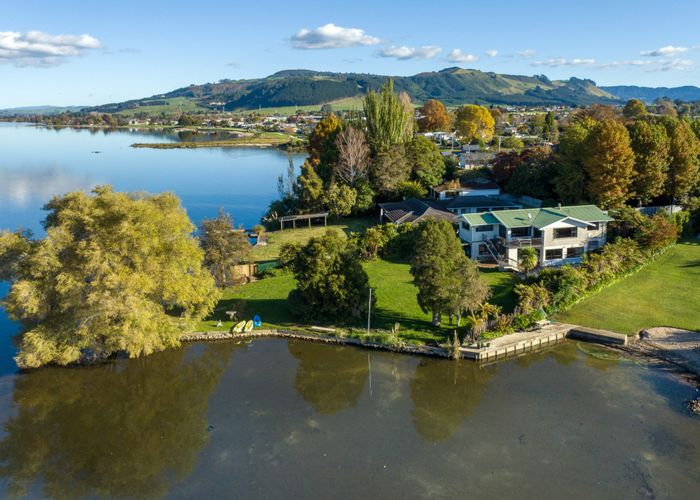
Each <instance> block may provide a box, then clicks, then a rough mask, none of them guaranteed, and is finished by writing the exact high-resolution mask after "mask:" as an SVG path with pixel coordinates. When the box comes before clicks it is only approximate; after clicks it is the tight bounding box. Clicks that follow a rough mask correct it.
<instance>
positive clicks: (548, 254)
mask: <svg viewBox="0 0 700 500" xmlns="http://www.w3.org/2000/svg"><path fill="white" fill-rule="evenodd" d="M544 258H545V259H546V260H556V259H563V258H564V250H563V249H561V248H553V249H552V250H546V251H545V252H544Z"/></svg>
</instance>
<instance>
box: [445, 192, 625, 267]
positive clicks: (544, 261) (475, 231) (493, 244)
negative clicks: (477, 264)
mask: <svg viewBox="0 0 700 500" xmlns="http://www.w3.org/2000/svg"><path fill="white" fill-rule="evenodd" d="M612 220H613V219H612V218H611V217H610V216H608V215H607V214H606V213H605V212H604V211H602V210H601V209H600V208H598V207H596V206H595V205H580V206H570V207H562V206H559V207H556V208H523V209H519V210H502V211H493V212H481V213H474V214H464V215H461V216H460V217H459V219H458V221H459V237H460V238H461V239H462V241H463V242H464V244H465V246H466V247H467V253H468V255H469V256H470V257H471V258H472V259H474V260H496V261H497V262H498V263H499V264H501V265H502V266H505V267H517V265H518V262H520V260H521V259H520V250H521V249H523V248H527V247H532V248H534V249H535V250H536V251H537V253H538V256H539V263H540V265H542V266H552V265H561V264H575V263H579V262H581V257H582V256H583V254H584V253H586V252H589V251H591V250H595V249H597V248H600V247H601V246H603V245H604V244H605V238H606V228H607V223H608V222H610V221H612Z"/></svg>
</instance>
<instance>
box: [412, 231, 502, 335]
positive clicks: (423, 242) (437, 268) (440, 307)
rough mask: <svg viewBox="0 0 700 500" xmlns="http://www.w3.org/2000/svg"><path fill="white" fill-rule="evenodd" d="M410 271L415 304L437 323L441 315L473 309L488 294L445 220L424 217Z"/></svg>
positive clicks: (458, 313)
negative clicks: (416, 302) (414, 288)
mask: <svg viewBox="0 0 700 500" xmlns="http://www.w3.org/2000/svg"><path fill="white" fill-rule="evenodd" d="M411 274H412V275H413V279H414V282H415V284H416V286H417V287H418V304H419V305H420V307H421V309H422V310H423V311H424V312H426V313H428V312H429V313H431V314H432V316H433V323H434V324H436V325H438V324H440V321H441V315H442V314H445V313H446V314H450V315H456V316H457V318H458V324H459V319H460V318H461V315H462V314H463V313H464V312H468V311H473V310H476V309H477V308H478V307H479V306H480V305H481V304H483V303H484V301H485V300H486V299H487V298H488V297H489V293H490V292H489V287H488V286H487V285H486V283H485V282H484V280H483V278H482V277H481V275H480V274H479V270H478V268H477V267H476V264H475V263H474V262H473V261H472V260H470V259H469V258H467V256H466V255H465V254H464V250H463V249H462V245H461V243H460V241H459V239H458V238H457V236H456V234H455V230H454V228H453V227H452V224H450V223H449V222H447V221H444V220H440V221H438V220H427V221H426V222H424V223H422V225H421V227H420V228H419V230H418V236H417V240H416V246H415V255H414V257H413V261H412V263H411Z"/></svg>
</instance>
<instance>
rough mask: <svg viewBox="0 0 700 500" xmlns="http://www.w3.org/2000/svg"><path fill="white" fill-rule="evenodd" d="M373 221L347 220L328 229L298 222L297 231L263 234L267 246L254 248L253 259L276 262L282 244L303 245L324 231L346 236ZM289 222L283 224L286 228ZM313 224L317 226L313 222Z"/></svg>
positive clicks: (276, 231) (332, 224)
mask: <svg viewBox="0 0 700 500" xmlns="http://www.w3.org/2000/svg"><path fill="white" fill-rule="evenodd" d="M374 223H375V221H373V220H372V219H370V218H365V217H362V218H359V217H358V218H348V219H342V220H341V221H339V222H337V223H329V224H328V227H324V226H323V225H320V226H318V225H314V226H311V227H303V226H304V225H306V224H308V222H306V221H298V222H297V227H298V228H297V229H285V230H284V231H280V230H279V229H278V230H274V231H269V232H267V233H265V235H266V237H267V245H265V246H256V247H254V248H253V258H254V259H255V261H257V262H268V261H271V260H276V259H277V257H278V256H279V250H280V246H282V245H283V244H284V243H300V244H304V243H306V242H307V241H309V239H310V238H312V237H314V236H321V235H322V234H323V233H324V232H326V229H335V230H336V231H338V232H339V233H340V234H342V235H347V234H348V233H350V232H355V231H361V230H362V229H364V228H366V227H369V226H371V225H373V224H374ZM289 224H291V223H290V222H287V223H285V227H287V226H288V225H289ZM314 224H318V223H317V222H316V221H314Z"/></svg>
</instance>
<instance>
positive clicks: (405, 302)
mask: <svg viewBox="0 0 700 500" xmlns="http://www.w3.org/2000/svg"><path fill="white" fill-rule="evenodd" d="M364 266H365V269H366V270H367V274H368V275H369V278H370V285H371V286H372V288H373V290H374V292H373V293H375V294H376V298H377V303H376V307H375V309H374V312H373V314H372V328H373V329H381V330H390V329H391V328H392V327H393V326H394V324H395V323H397V322H398V323H400V325H401V326H400V337H401V338H402V339H403V340H405V341H412V342H420V343H425V342H430V341H438V342H441V341H444V340H445V339H446V338H447V336H448V334H449V333H450V332H451V331H452V330H453V329H454V326H450V325H445V326H444V327H442V328H436V327H434V326H432V325H431V324H430V319H431V318H430V315H429V314H426V313H424V312H423V311H421V309H420V307H419V305H418V301H417V298H416V297H417V294H418V289H417V288H416V287H415V286H414V285H413V277H412V276H411V274H410V272H409V268H410V266H409V265H408V264H404V263H395V262H389V261H385V260H377V261H373V262H368V263H365V264H364ZM484 276H485V278H486V279H487V281H489V283H490V284H492V285H494V286H495V288H496V293H495V294H494V298H496V299H498V300H497V301H494V302H495V303H498V304H499V305H503V307H504V310H508V309H507V307H508V304H512V299H508V298H507V296H508V293H509V292H508V290H510V289H512V275H510V274H508V273H498V272H488V273H486V274H485V275H484ZM509 284H510V285H509ZM294 287H295V282H294V278H293V277H292V275H291V274H288V273H285V274H281V275H278V276H272V277H268V278H264V279H262V280H259V281H256V282H253V283H249V284H247V285H241V286H238V287H234V288H232V289H229V290H227V291H226V292H225V294H224V297H223V299H222V300H221V301H220V303H219V304H218V306H217V308H216V310H215V312H214V314H213V316H212V318H210V319H208V320H207V321H203V322H202V323H201V324H200V327H199V329H200V330H202V331H207V330H216V329H217V328H216V326H215V325H216V320H218V319H221V320H222V321H224V320H225V319H227V317H226V311H230V310H235V311H237V313H238V317H239V318H250V317H252V316H253V315H254V314H259V315H260V317H261V318H262V319H263V321H264V322H265V324H266V325H267V326H269V327H272V328H284V327H294V326H297V325H296V322H295V320H294V318H293V315H292V311H290V310H289V307H288V304H287V296H288V295H289V292H291V291H292V290H293V289H294ZM445 320H447V318H445ZM319 323H321V324H322V323H323V321H322V318H319ZM230 326H231V323H229V322H224V325H223V327H221V328H219V329H228V328H229V327H230ZM356 327H357V328H358V329H363V328H365V327H366V323H365V322H364V320H363V321H359V322H358V324H357V325H356Z"/></svg>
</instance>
